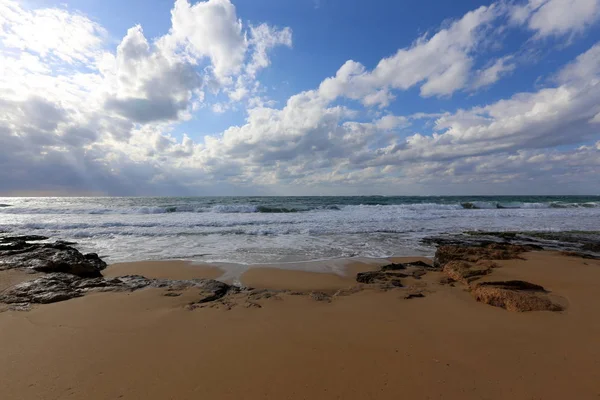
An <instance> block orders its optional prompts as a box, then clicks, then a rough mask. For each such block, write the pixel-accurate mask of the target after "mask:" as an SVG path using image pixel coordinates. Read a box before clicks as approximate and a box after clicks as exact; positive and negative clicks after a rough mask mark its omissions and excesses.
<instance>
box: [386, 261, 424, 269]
mask: <svg viewBox="0 0 600 400" xmlns="http://www.w3.org/2000/svg"><path fill="white" fill-rule="evenodd" d="M408 267H421V268H426V269H431V268H433V267H432V266H431V265H430V264H427V263H426V262H423V261H413V262H409V263H392V264H388V265H384V266H383V267H381V268H380V269H379V270H380V271H401V270H405V269H407V268H408Z"/></svg>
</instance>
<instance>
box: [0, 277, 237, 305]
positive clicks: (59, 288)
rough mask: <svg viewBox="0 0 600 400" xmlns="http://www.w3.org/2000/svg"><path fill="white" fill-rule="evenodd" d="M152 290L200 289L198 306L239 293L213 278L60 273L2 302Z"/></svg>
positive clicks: (11, 293) (20, 286) (14, 291)
mask: <svg viewBox="0 0 600 400" xmlns="http://www.w3.org/2000/svg"><path fill="white" fill-rule="evenodd" d="M149 287H152V288H164V289H166V290H167V291H169V292H171V293H175V292H176V291H182V290H185V289H198V290H199V291H200V294H201V296H200V300H197V301H196V303H199V304H200V303H206V302H211V301H215V300H218V299H220V298H222V297H223V296H225V295H226V294H228V293H230V292H237V291H238V289H237V288H236V287H235V286H231V285H228V284H226V283H223V282H219V281H215V280H212V279H191V280H169V279H148V278H145V277H143V276H140V275H128V276H122V277H117V278H110V279H107V278H81V277H78V276H76V275H72V274H67V273H60V272H58V273H49V274H47V275H44V276H42V277H40V278H37V279H34V280H31V281H27V282H23V283H21V284H18V285H16V286H13V287H12V288H10V289H8V290H7V291H5V292H4V293H2V294H0V302H2V303H6V304H20V305H26V304H47V303H55V302H59V301H64V300H69V299H72V298H75V297H80V296H83V295H84V294H86V293H89V292H94V291H99V292H125V291H134V290H139V289H143V288H149Z"/></svg>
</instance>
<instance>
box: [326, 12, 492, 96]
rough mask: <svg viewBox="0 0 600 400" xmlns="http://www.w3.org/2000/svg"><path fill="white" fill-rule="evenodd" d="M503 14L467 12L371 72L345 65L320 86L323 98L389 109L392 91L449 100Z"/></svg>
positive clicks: (466, 77)
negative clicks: (342, 98)
mask: <svg viewBox="0 0 600 400" xmlns="http://www.w3.org/2000/svg"><path fill="white" fill-rule="evenodd" d="M500 15H501V8H500V7H499V6H497V5H491V6H489V7H480V8H478V9H476V10H474V11H471V12H468V13H467V14H465V15H464V16H463V17H462V18H460V19H459V20H456V21H454V22H452V23H451V24H450V25H449V26H448V27H447V28H444V29H440V30H439V31H438V32H437V33H435V34H434V35H433V36H431V37H428V36H427V35H425V36H422V37H420V38H419V39H418V40H417V41H415V42H414V43H413V45H412V46H410V47H408V48H403V49H400V50H398V51H397V52H396V54H394V55H392V56H390V57H387V58H384V59H382V60H381V61H379V63H378V64H377V66H376V67H375V68H374V69H373V70H372V71H367V70H366V68H365V67H364V66H363V65H362V64H360V63H358V62H356V61H348V62H346V63H345V64H344V65H343V66H342V67H341V68H340V69H339V70H338V71H337V73H336V75H335V76H334V77H332V78H328V79H326V80H325V81H323V83H322V84H321V86H320V88H319V91H320V93H321V95H322V96H324V97H326V98H329V99H331V100H334V99H336V98H337V97H340V96H345V97H348V98H351V99H355V100H361V101H362V102H363V104H365V105H375V104H381V105H383V106H386V105H388V104H389V101H390V99H391V95H390V93H389V90H391V89H400V90H406V89H409V88H411V87H413V86H415V85H420V88H421V89H420V91H421V96H423V97H430V96H448V95H451V94H452V93H454V92H455V91H457V90H460V89H462V88H464V87H465V86H466V85H467V83H468V80H469V74H470V71H471V68H472V65H473V56H472V52H473V51H474V50H475V49H476V48H477V46H478V45H480V44H481V43H483V40H482V39H483V37H482V35H483V33H484V32H485V31H486V28H489V27H490V23H491V22H492V21H494V20H495V19H496V18H498V17H499V16H500Z"/></svg>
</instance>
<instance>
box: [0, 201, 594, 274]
mask: <svg viewBox="0 0 600 400" xmlns="http://www.w3.org/2000/svg"><path fill="white" fill-rule="evenodd" d="M599 229H600V196H587V197H581V196H577V197H575V196H567V197H557V196H543V197H541V196H506V197H383V196H360V197H157V198H107V197H96V198H90V197H85V198H64V197H63V198H14V197H11V198H0V231H6V232H12V233H16V234H39V235H46V236H50V237H52V238H53V239H64V240H69V241H74V242H77V243H78V246H79V248H80V249H81V250H82V251H86V252H87V251H90V252H91V251H93V252H96V253H99V254H100V255H101V256H102V257H103V258H104V259H105V260H106V261H107V262H109V263H115V262H122V261H139V260H164V259H185V260H193V261H200V262H225V263H238V264H265V263H293V262H301V261H310V260H325V259H336V258H348V257H372V258H379V257H389V256H393V255H399V256H403V255H432V254H433V249H432V248H431V247H428V246H425V245H423V244H422V243H421V242H420V240H421V239H422V238H423V237H425V236H430V235H435V234H439V233H448V232H461V231H465V230H483V231H504V230H541V231H552V230H599Z"/></svg>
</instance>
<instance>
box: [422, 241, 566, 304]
mask: <svg viewBox="0 0 600 400" xmlns="http://www.w3.org/2000/svg"><path fill="white" fill-rule="evenodd" d="M488 236H492V237H495V238H500V239H501V240H503V241H502V242H499V241H498V242H497V241H491V242H490V241H488V240H485V239H484V240H481V237H485V238H487V237H488ZM481 237H479V239H475V240H474V239H472V238H468V239H467V240H466V241H465V242H464V243H461V242H460V240H459V239H457V238H456V237H455V238H454V239H451V240H453V242H450V241H448V240H445V239H444V241H443V243H444V244H443V245H441V246H439V247H438V249H437V251H436V253H435V258H434V265H435V266H436V267H438V268H442V272H443V273H444V274H445V275H446V276H445V277H444V278H442V280H440V283H442V284H447V283H451V282H460V283H462V284H463V285H464V287H466V289H467V290H468V291H469V292H470V293H471V295H472V296H473V297H474V298H475V300H476V301H478V302H481V303H485V304H489V305H491V306H495V307H501V308H504V309H506V310H508V311H518V312H523V311H561V310H563V307H562V306H561V305H560V304H557V303H556V302H553V301H552V299H551V298H550V296H549V293H548V292H547V291H546V290H545V289H544V288H543V287H542V286H540V285H536V284H534V283H530V282H525V281H502V282H493V281H491V282H481V283H475V282H474V281H477V280H479V279H480V278H482V277H484V276H488V275H489V274H491V273H492V271H493V269H494V268H497V267H498V265H497V264H496V263H495V262H494V261H493V260H510V259H515V258H520V256H521V254H522V253H524V252H526V251H530V250H537V249H539V248H540V247H539V246H537V245H534V244H515V243H511V241H512V240H516V239H517V238H518V237H519V235H518V234H517V233H510V232H508V233H501V234H498V235H494V234H489V235H488V234H482V235H481ZM477 240H479V242H477ZM488 279H489V278H488Z"/></svg>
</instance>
